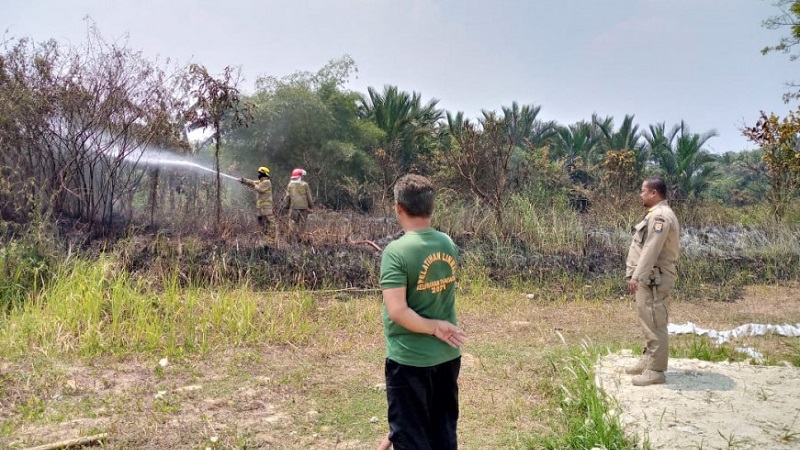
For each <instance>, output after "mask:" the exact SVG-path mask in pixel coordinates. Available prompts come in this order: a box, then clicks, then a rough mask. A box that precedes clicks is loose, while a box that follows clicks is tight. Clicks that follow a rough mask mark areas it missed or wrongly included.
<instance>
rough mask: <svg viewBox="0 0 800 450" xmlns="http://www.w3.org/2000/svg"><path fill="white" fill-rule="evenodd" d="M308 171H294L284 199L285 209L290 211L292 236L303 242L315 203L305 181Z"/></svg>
mask: <svg viewBox="0 0 800 450" xmlns="http://www.w3.org/2000/svg"><path fill="white" fill-rule="evenodd" d="M305 174H306V171H305V170H303V169H294V170H293V171H292V177H291V178H290V179H289V185H288V186H286V197H284V199H283V204H284V207H285V208H287V209H289V213H290V217H291V219H292V227H291V230H290V232H291V234H292V235H293V236H294V238H295V239H298V240H302V239H303V238H304V237H305V233H306V222H307V221H308V213H309V211H311V210H313V208H314V202H313V201H312V199H311V188H310V187H309V186H308V183H306V182H305V181H303V176H305Z"/></svg>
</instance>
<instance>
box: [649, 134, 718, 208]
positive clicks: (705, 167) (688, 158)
mask: <svg viewBox="0 0 800 450" xmlns="http://www.w3.org/2000/svg"><path fill="white" fill-rule="evenodd" d="M665 130H666V127H665V125H664V124H663V123H661V124H657V125H655V126H653V125H651V126H650V134H649V135H645V140H646V141H647V144H648V147H649V151H650V152H651V154H652V156H653V160H654V162H655V163H656V164H657V172H658V173H659V174H660V175H662V176H664V178H665V179H666V181H667V182H668V183H669V184H670V185H671V186H672V190H673V197H674V198H676V199H678V200H685V199H687V198H698V197H700V196H701V195H702V194H703V192H705V191H706V190H707V189H708V187H709V185H710V182H711V180H712V179H713V178H714V177H715V176H716V175H717V171H716V167H715V165H714V161H715V160H716V157H715V156H714V155H712V154H711V153H709V152H708V151H707V150H705V149H703V146H704V145H705V143H706V142H708V140H709V139H711V138H712V137H714V136H717V132H716V131H715V130H711V131H708V132H706V133H703V134H696V133H690V132H689V128H688V126H687V125H686V123H685V122H683V121H681V123H680V124H679V125H675V126H674V127H672V129H671V130H670V131H669V132H668V133H667V132H665Z"/></svg>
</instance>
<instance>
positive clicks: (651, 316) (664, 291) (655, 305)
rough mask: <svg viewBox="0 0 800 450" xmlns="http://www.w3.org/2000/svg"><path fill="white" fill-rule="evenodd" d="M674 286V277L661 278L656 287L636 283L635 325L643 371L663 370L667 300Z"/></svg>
mask: <svg viewBox="0 0 800 450" xmlns="http://www.w3.org/2000/svg"><path fill="white" fill-rule="evenodd" d="M674 286H675V278H673V277H672V276H669V275H667V274H662V275H661V281H660V284H659V285H657V286H652V285H648V282H647V281H640V282H639V288H638V289H637V290H636V309H637V310H638V312H639V325H641V326H642V332H643V333H644V339H645V347H644V357H645V358H646V360H647V366H646V367H647V368H648V369H651V370H658V371H662V372H663V371H666V370H667V364H668V361H669V333H668V332H667V324H668V323H669V297H670V294H671V293H672V288H673V287H674Z"/></svg>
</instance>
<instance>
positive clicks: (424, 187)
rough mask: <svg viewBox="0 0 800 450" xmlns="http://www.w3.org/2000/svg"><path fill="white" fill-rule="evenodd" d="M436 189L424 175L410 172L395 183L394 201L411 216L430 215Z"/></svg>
mask: <svg viewBox="0 0 800 450" xmlns="http://www.w3.org/2000/svg"><path fill="white" fill-rule="evenodd" d="M435 196H436V191H435V189H434V188H433V183H431V181H430V180H428V179H427V178H425V177H423V176H422V175H416V174H408V175H404V176H403V177H402V178H400V179H399V180H397V182H396V183H395V184H394V201H395V202H396V203H397V204H398V205H400V206H402V207H403V209H404V210H405V211H406V213H408V215H409V216H411V217H430V216H431V215H432V214H433V200H434V197H435Z"/></svg>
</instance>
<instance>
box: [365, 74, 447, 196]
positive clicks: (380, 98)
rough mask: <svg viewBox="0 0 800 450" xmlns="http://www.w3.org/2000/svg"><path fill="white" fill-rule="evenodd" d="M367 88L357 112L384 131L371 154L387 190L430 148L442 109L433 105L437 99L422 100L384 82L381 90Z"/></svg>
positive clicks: (418, 95)
mask: <svg viewBox="0 0 800 450" xmlns="http://www.w3.org/2000/svg"><path fill="white" fill-rule="evenodd" d="M367 92H368V98H365V99H362V101H361V105H360V108H359V115H360V117H361V118H363V119H366V120H370V121H372V122H373V123H375V124H376V125H377V126H378V128H380V129H381V130H382V131H383V132H384V138H383V142H382V147H381V148H379V149H377V150H376V154H375V157H376V159H377V160H378V163H379V164H380V166H381V170H382V172H383V174H382V176H383V180H382V181H383V186H384V189H386V190H387V191H388V189H389V188H390V187H391V186H392V185H393V184H394V182H395V181H396V180H397V179H398V178H399V177H400V176H401V175H402V174H404V173H406V172H408V171H409V170H410V169H412V168H413V167H414V166H415V164H416V163H417V162H418V160H419V157H420V156H421V155H422V154H424V153H426V152H427V151H428V150H430V142H432V141H433V139H432V138H433V135H434V126H435V124H436V122H437V121H438V120H439V119H441V118H442V111H441V110H440V109H438V108H437V107H436V104H437V103H438V102H439V101H438V100H436V99H433V100H430V101H429V102H428V103H425V104H423V103H422V98H421V96H420V94H418V93H416V92H414V93H412V94H408V93H407V92H402V91H400V90H398V89H397V87H396V86H384V89H383V93H381V92H378V91H377V90H375V88H373V87H370V88H368V89H367Z"/></svg>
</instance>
